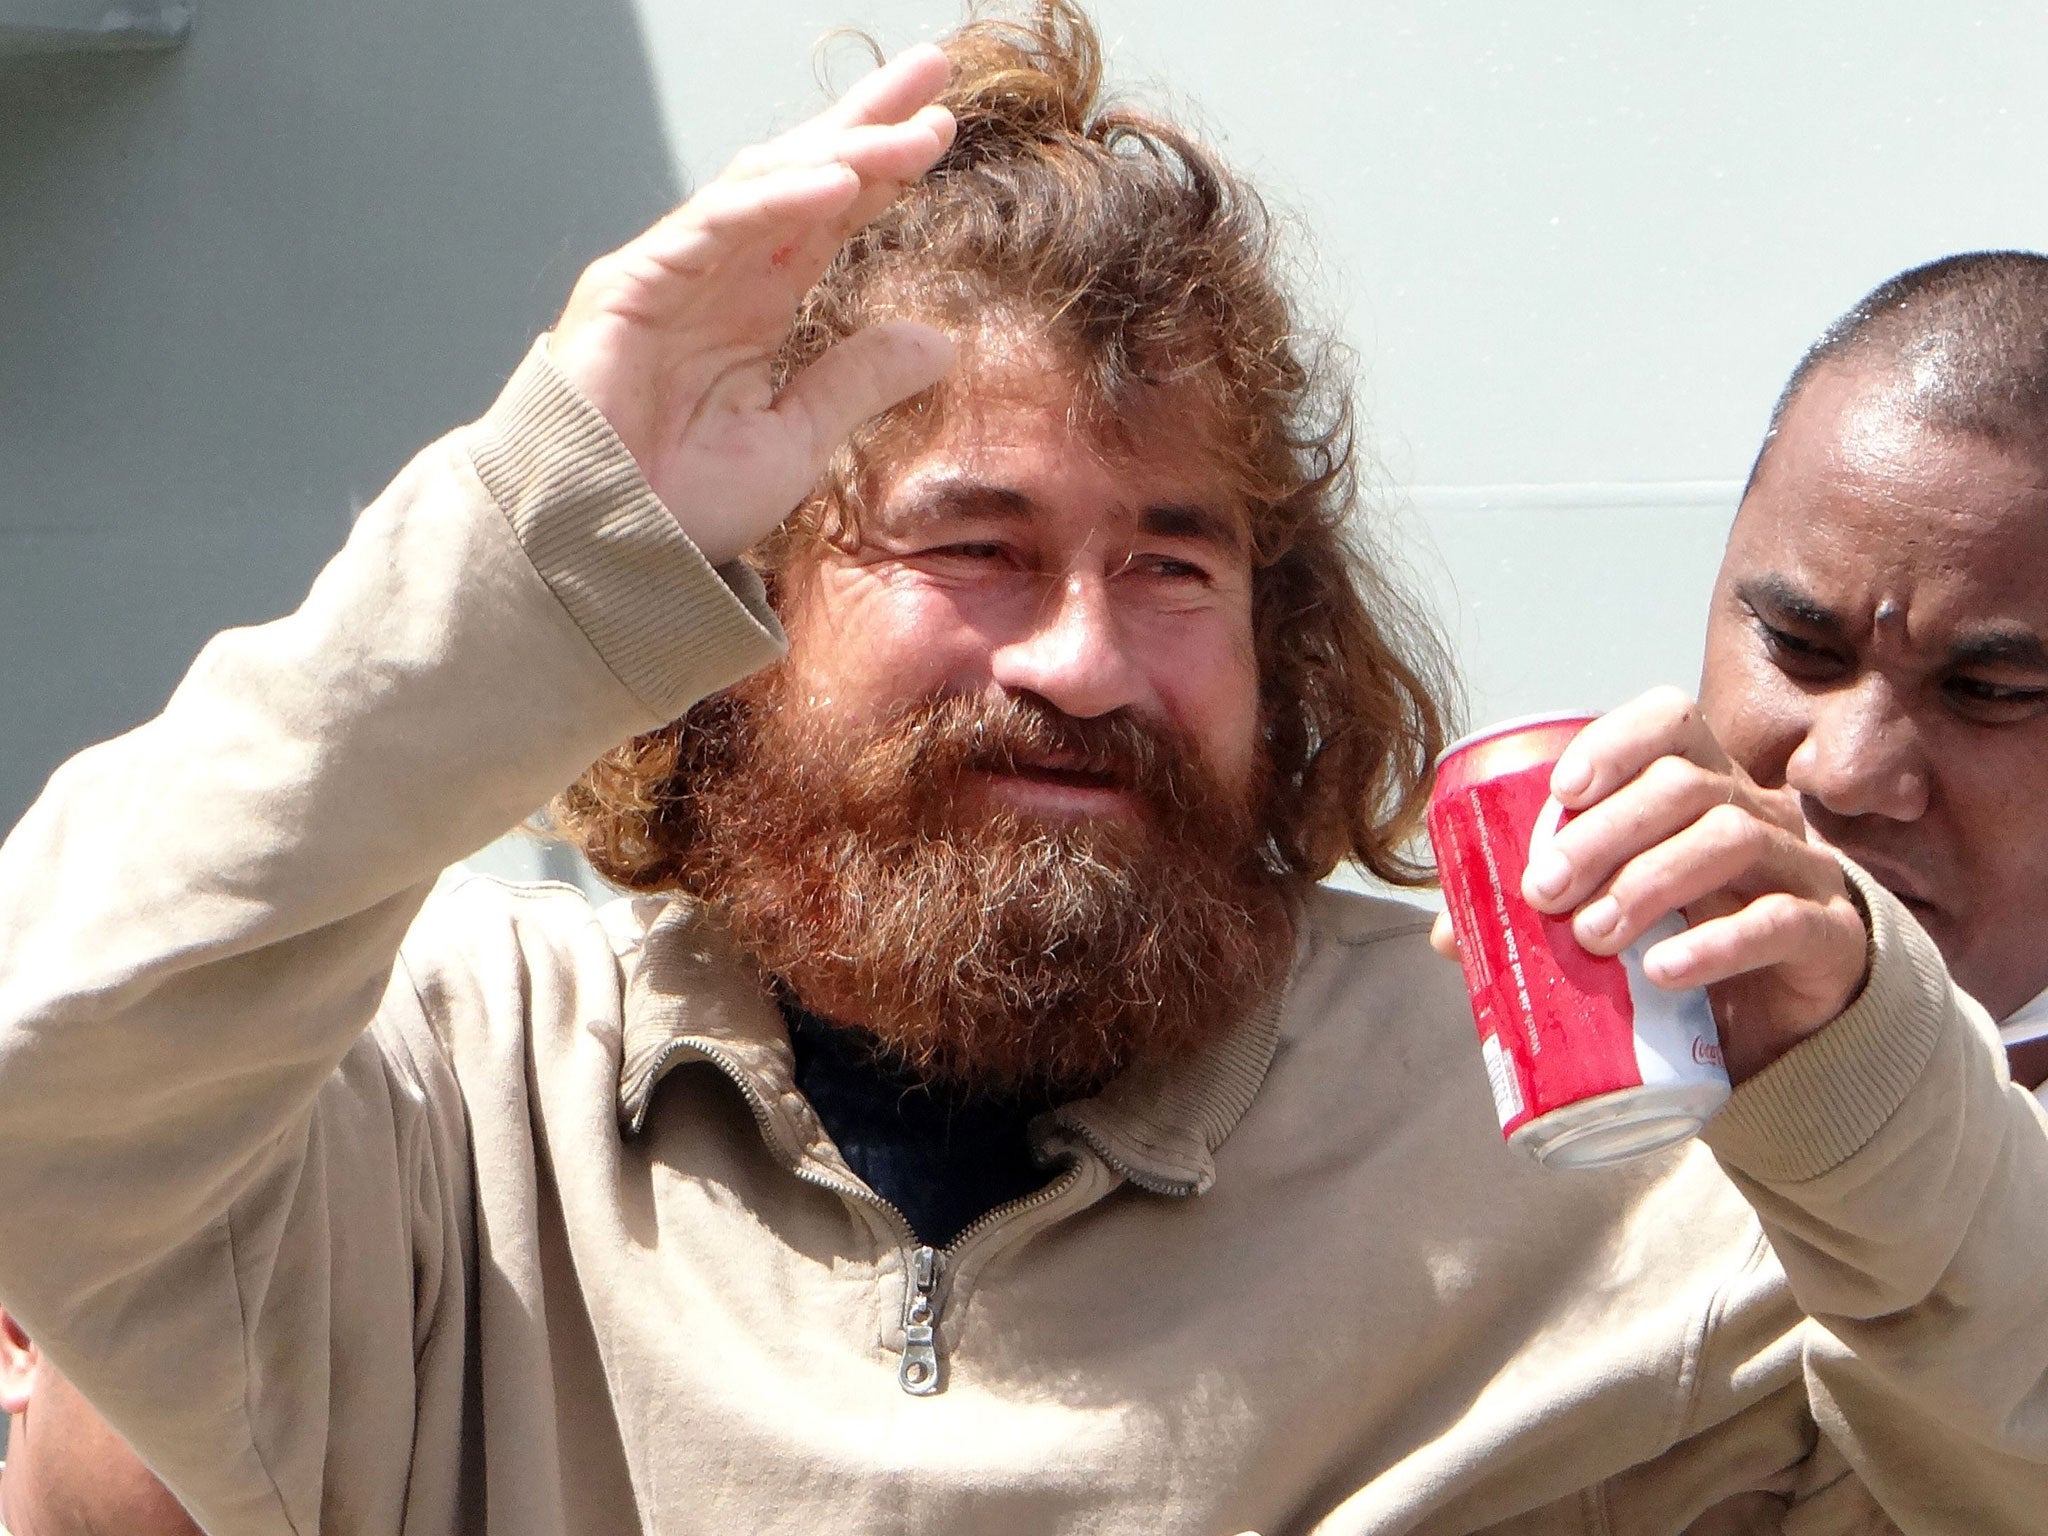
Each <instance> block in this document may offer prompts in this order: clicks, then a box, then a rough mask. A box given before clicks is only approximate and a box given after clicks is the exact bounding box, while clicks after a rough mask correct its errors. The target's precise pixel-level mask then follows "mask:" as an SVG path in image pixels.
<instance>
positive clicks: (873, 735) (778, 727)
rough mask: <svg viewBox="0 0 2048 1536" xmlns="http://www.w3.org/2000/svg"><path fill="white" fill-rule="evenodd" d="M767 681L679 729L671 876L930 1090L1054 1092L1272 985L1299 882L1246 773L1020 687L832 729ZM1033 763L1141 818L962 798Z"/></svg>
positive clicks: (1213, 1027)
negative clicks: (1271, 843)
mask: <svg viewBox="0 0 2048 1536" xmlns="http://www.w3.org/2000/svg"><path fill="white" fill-rule="evenodd" d="M786 676H787V674H786V672H785V670H784V669H782V668H776V669H774V670H772V671H771V672H769V673H766V674H763V675H760V676H757V677H756V678H753V679H749V680H748V681H747V682H746V683H742V684H741V685H739V687H738V688H737V689H735V690H734V691H733V694H732V696H731V697H730V699H729V701H728V702H729V705H730V709H729V711H721V713H724V714H725V719H724V720H722V721H720V722H719V724H720V727H721V728H720V729H718V730H716V731H715V732H706V733H702V734H699V735H698V736H697V740H696V745H697V746H698V747H700V748H711V750H707V751H705V753H704V756H703V757H702V758H701V759H700V760H699V762H698V763H697V764H695V765H694V768H695V771H694V772H692V773H690V774H689V775H688V776H687V778H686V782H688V783H689V784H690V797H691V799H692V800H693V801H694V802H695V803H694V805H693V807H692V810H693V815H692V817H691V819H692V821H693V822H694V824H695V826H696V829H697V836H696V837H695V838H694V839H692V841H691V844H690V846H689V848H688V850H687V852H686V853H685V854H684V856H683V860H682V867H681V870H680V874H681V876H682V879H681V883H682V885H683V887H684V889H685V890H687V891H689V892H690V893H691V894H693V895H695V896H697V897H699V898H700V899H701V900H704V901H705V902H707V903H709V904H710V905H711V906H713V907H714V908H715V909H717V910H718V911H719V912H720V913H721V915H722V916H723V918H724V920H725V922H726V923H727V924H728V926H729V927H730V928H731V931H732V933H733V936H734V937H735V938H736V939H737V941H738V942H739V944H740V945H741V947H742V948H744V949H745V950H746V951H748V952H749V953H750V954H751V955H752V956H753V957H754V958H755V959H756V960H757V961H758V962H759V963H760V964H761V965H762V967H763V968H764V969H765V970H766V971H767V972H768V973H769V974H770V975H771V976H773V977H775V978H777V979H778V980H779V981H780V982H781V983H782V984H783V985H784V986H785V987H787V988H788V989H789V991H791V992H793V993H794V995H795V997H796V998H797V999H798V1000H799V1001H800V1002H801V1003H802V1004H803V1006H805V1007H807V1008H809V1009H811V1010H812V1011H813V1012H815V1013H819V1014H822V1015H824V1016H825V1017H827V1018H831V1019H834V1020H836V1021H841V1022H845V1023H850V1024H853V1025H854V1026H856V1027H858V1028H859V1029H861V1030H862V1031H864V1032H865V1033H866V1034H868V1035H869V1036H871V1037H872V1038H873V1040H874V1041H875V1042H876V1044H877V1045H878V1046H879V1047H880V1048H881V1050H882V1052H883V1054H884V1055H885V1056H886V1057H889V1058H893V1059H895V1060H898V1061H900V1062H901V1063H902V1064H903V1065H905V1066H907V1067H908V1068H909V1069H910V1070H911V1071H913V1072H914V1073H916V1074H917V1075H918V1076H920V1077H922V1078H924V1079H925V1080H926V1081H930V1082H935V1083H945V1084H948V1085H951V1086H954V1087H957V1088H963V1089H966V1090H969V1091H981V1090H986V1091H991V1092H996V1091H1012V1090H1019V1089H1037V1090H1050V1091H1052V1092H1054V1093H1059V1094H1074V1093H1078V1092H1084V1091H1088V1090H1090V1089H1093V1088H1095V1087H1098V1086H1100V1085H1101V1084H1103V1083H1105V1082H1107V1081H1108V1080H1109V1079H1110V1078H1111V1077H1113V1076H1115V1075H1116V1074H1117V1073H1118V1072H1120V1071H1122V1070H1123V1069H1124V1068H1126V1067H1129V1066H1132V1065H1135V1064H1138V1063H1143V1062H1157V1061H1164V1060H1168V1059H1171V1058H1174V1057H1178V1056H1182V1055H1185V1054H1186V1053H1188V1052H1190V1051H1192V1050H1194V1049H1196V1048H1197V1047H1199V1046H1201V1045H1202V1044H1204V1043H1206V1042H1208V1041H1210V1040H1212V1039H1214V1038H1216V1037H1217V1036H1218V1035H1220V1034H1224V1033H1227V1032H1228V1031H1229V1030H1230V1029H1231V1028H1233V1027H1234V1026H1235V1025H1236V1024H1238V1023H1239V1022H1240V1021H1241V1019H1242V1018H1243V1017H1244V1015H1245V1013H1246V1012H1247V1010H1248V1009H1249V1008H1251V1007H1252V1006H1253V1005H1254V1004H1255V1003H1256V1002H1257V1001H1258V999H1259V998H1260V997H1261V996H1262V995H1263V994H1264V993H1265V992H1266V991H1268V990H1269V989H1270V988H1272V987H1273V986H1275V985H1277V984H1278V982H1279V979H1280V976H1281V973H1282V972H1283V971H1284V969H1285V967H1286V964H1287V962H1288V960H1289V958H1290V956H1291V953H1292V949H1293V935H1292V926H1291V924H1290V922H1289V920H1288V915H1287V899H1286V893H1287V892H1288V891H1289V890H1290V889H1292V886H1293V884H1294V883H1295V882H1292V880H1291V878H1290V877H1289V876H1288V875H1287V874H1285V873H1284V872H1283V871H1281V870H1279V869H1277V868H1276V867H1275V866H1274V864H1273V863H1272V862H1271V861H1269V860H1268V859H1267V858H1266V857H1265V856H1264V850H1263V849H1262V848H1261V846H1260V842H1259V837H1258V832H1257V828H1258V826H1259V816H1258V810H1259V806H1258V803H1257V802H1258V800H1259V799H1260V797H1261V796H1262V795H1263V793H1264V791H1265V782H1264V777H1263V775H1258V776H1255V777H1256V779H1257V782H1255V783H1254V784H1252V785H1251V786H1248V788H1247V790H1246V791H1245V792H1243V793H1239V794H1232V793H1229V792H1227V791H1226V790H1224V789H1223V788H1222V787H1221V786H1220V785H1218V784H1217V783H1216V782H1215V781H1214V779H1213V777H1212V776H1211V775H1210V774H1208V773H1207V771H1206V770H1205V769H1204V767H1203V766H1202V765H1201V763H1200V762H1199V760H1198V759H1197V757H1196V755H1195V753H1194V752H1193V751H1192V750H1190V749H1189V748H1188V747H1187V746H1186V745H1185V744H1184V743H1183V742H1182V741H1181V740H1180V739H1179V738H1177V737H1176V736H1174V735H1173V734H1171V733H1169V732H1168V731H1166V730H1165V729H1164V728H1162V727H1160V726H1158V725H1155V724H1152V723H1150V722H1146V721H1141V720H1139V719H1136V718H1133V717H1131V716H1129V715H1127V714H1121V713H1120V714H1116V715H1110V716H1105V717H1102V718H1099V719H1092V720H1082V719H1076V718H1073V717H1070V716H1067V715H1064V714H1062V713H1060V712H1059V711H1057V710H1055V709H1053V708H1052V707H1051V706H1049V705H1046V704H1044V703H1043V702H1041V701H1039V700H1037V699H1035V698H1033V697H1030V696H1022V697H1019V696H1004V697H1000V698H989V697H984V696H979V695H975V696H961V695H954V696H947V697H940V698H933V699H927V700H922V701H919V702H917V703H915V704H913V705H910V706H907V707H906V708H904V709H903V710H901V711H899V712H897V713H896V714H895V715H893V716H892V717H890V718H889V719H887V720H884V721H882V722H881V723H879V724H877V725H875V726H871V727H866V728H858V729H856V728H848V727H847V726H845V725H844V724H843V723H842V722H839V721H837V720H834V719H832V718H830V717H829V716H827V715H826V714H824V713H823V712H821V711H819V710H816V709H814V708H812V707H811V706H809V705H808V703H807V702H803V701H798V700H795V699H793V698H792V697H791V696H790V695H791V693H792V691H793V690H792V689H791V688H790V686H789V684H788V683H787V681H786ZM707 738H709V739H707ZM713 742H715V743H716V746H715V747H712V743H713ZM1047 753H1060V754H1064V755H1065V757H1064V759H1063V760H1067V761H1071V762H1072V763H1073V764H1074V765H1075V771H1076V772H1079V773H1081V774H1084V775H1086V776H1087V779H1088V781H1090V782H1095V783H1099V784H1104V785H1111V786H1114V787H1116V788H1120V789H1124V790H1126V791H1128V792H1130V793H1131V794H1132V795H1134V796H1135V797H1136V799H1137V801H1138V803H1139V805H1140V806H1141V808H1142V812H1143V814H1142V815H1141V816H1140V817H1137V818H1135V819H1125V818H1115V819H1110V818H1100V819H1084V820H1065V819H1040V818H1036V817H1030V816H1026V815H1023V814H1020V813H1018V812H1017V811H1015V810H1012V809H1010V808H1007V807H998V808H995V809H986V808H984V807H983V806H982V804H981V803H979V802H976V801H971V800H968V799H965V798H963V790H964V789H965V787H966V779H967V776H968V775H970V774H973V773H977V772H1006V771H1013V770H1014V769H1015V768H1016V766H1017V763H1018V761H1019V759H1020V758H1034V757H1039V756H1040V755H1042V754H1047Z"/></svg>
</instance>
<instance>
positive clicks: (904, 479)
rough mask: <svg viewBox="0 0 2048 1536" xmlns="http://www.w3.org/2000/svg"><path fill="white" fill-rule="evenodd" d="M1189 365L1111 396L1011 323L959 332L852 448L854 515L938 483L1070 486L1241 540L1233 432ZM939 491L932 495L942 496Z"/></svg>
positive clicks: (1030, 490) (882, 511) (1022, 495)
mask: <svg viewBox="0 0 2048 1536" xmlns="http://www.w3.org/2000/svg"><path fill="white" fill-rule="evenodd" d="M1218 396H1219V391H1218V390H1216V389H1215V388H1214V387H1213V385H1212V383H1211V381H1209V380H1207V379H1205V378H1203V377H1202V376H1201V374H1200V371H1199V370H1197V371H1195V372H1193V373H1191V374H1188V375H1183V376H1179V377H1174V378H1171V379H1167V380H1164V381H1142V380H1135V381H1131V382H1129V383H1128V384H1126V385H1125V386H1124V387H1122V388H1120V389H1118V390H1117V391H1116V393H1115V395H1114V396H1113V397H1112V396H1110V395H1108V394H1106V393H1105V392H1104V391H1103V390H1102V389H1101V388H1099V387H1098V386H1097V384H1096V382H1095V381H1094V380H1093V379H1092V378H1091V376H1090V372H1089V370H1088V369H1087V368H1086V367H1085V366H1083V365H1082V364H1081V363H1080V362H1078V361H1077V360H1076V359H1074V358H1073V357H1071V356H1070V355H1068V354H1066V353H1064V352H1063V351H1061V350H1060V349H1059V348H1057V347H1056V346H1054V345H1053V344H1051V343H1050V342H1048V341H1046V340H1044V339H1042V338H1040V337H1037V336H1033V335H1030V334H1027V333H1024V332H1023V331H1021V330H1020V329H1019V328H1017V327H1013V326H1004V327H992V328H986V329H984V330H982V331H981V332H980V333H978V334H976V335H973V336H970V337H968V338H965V339H964V340H963V342H962V346H961V357H960V361H959V363H958V364H957V365H956V367H955V368H954V369H953V371H952V373H951V374H950V375H949V376H948V378H947V379H946V380H945V382H944V383H943V384H942V385H941V386H940V387H939V389H937V390H936V391H934V392H933V394H932V396H931V397H930V398H929V399H927V400H925V401H923V402H921V403H920V404H919V405H918V406H917V407H916V408H915V409H914V410H909V411H905V412H902V413H900V418H899V419H898V420H895V421H885V422H883V423H881V424H879V426H878V429H877V430H876V431H875V433H874V434H873V436H872V437H871V439H870V441H869V442H868V444H867V445H866V449H865V452H864V454H863V460H864V462H863V465H862V472H861V485H860V487H859V501H860V510H859V514H858V520H859V522H860V523H861V524H863V525H868V524H870V523H872V522H873V521H874V520H876V519H882V520H886V519H887V518H889V517H890V516H891V515H892V509H895V508H896V507H897V506H898V504H899V503H902V502H905V501H912V500H919V501H926V502H928V501H930V500H931V494H930V493H932V492H935V491H937V492H944V491H946V490H947V489H948V488H951V489H954V490H958V491H959V492H960V493H961V494H962V495H965V496H969V497H971V496H976V495H980V496H984V497H985V499H986V500H987V502H988V505H989V506H991V507H994V506H996V505H997V504H998V503H1000V502H1002V501H1004V500H1007V501H1008V502H1009V503H1010V504H1011V505H1012V506H1013V507H1017V508H1020V509H1022V508H1025V504H1026V503H1028V502H1030V501H1031V500H1032V499H1033V497H1034V495H1037V494H1040V493H1043V492H1047V491H1050V490H1052V489H1054V488H1055V487H1058V486H1064V487H1067V488H1070V489H1071V488H1075V487H1080V488H1083V489H1084V490H1085V493H1086V495H1087V496H1088V497H1089V498H1090V499H1093V500H1095V501H1097V502H1098V503H1099V504H1100V505H1102V506H1103V507H1104V508H1105V510H1110V509H1115V510H1120V511H1123V512H1125V513H1128V514H1130V515H1136V514H1137V513H1138V511H1140V510H1141V509H1142V508H1144V507H1147V506H1155V505H1161V504H1167V505H1174V506H1181V507H1185V508H1187V509H1188V510H1189V512H1190V513H1191V514H1192V515H1193V521H1195V522H1199V523H1201V524H1202V525H1203V531H1204V532H1205V533H1207V534H1210V535H1217V534H1219V533H1220V532H1223V531H1227V533H1228V538H1227V539H1226V540H1224V542H1229V543H1234V544H1239V545H1242V546H1244V547H1246V548H1247V549H1248V548H1249V546H1250V543H1251V537H1250V528H1249V521H1250V514H1249V511H1248V501H1247V494H1246V488H1245V480H1246V475H1245V473H1244V469H1243V458H1244V451H1245V450H1244V444H1243V442H1242V438H1243V436H1244V433H1243V432H1242V430H1241V429H1239V430H1233V428H1232V425H1231V423H1230V422H1229V419H1228V415H1227V412H1226V411H1225V410H1224V408H1223V407H1222V405H1221V404H1220V403H1219V398H1218ZM941 499H944V498H943V497H941Z"/></svg>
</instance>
